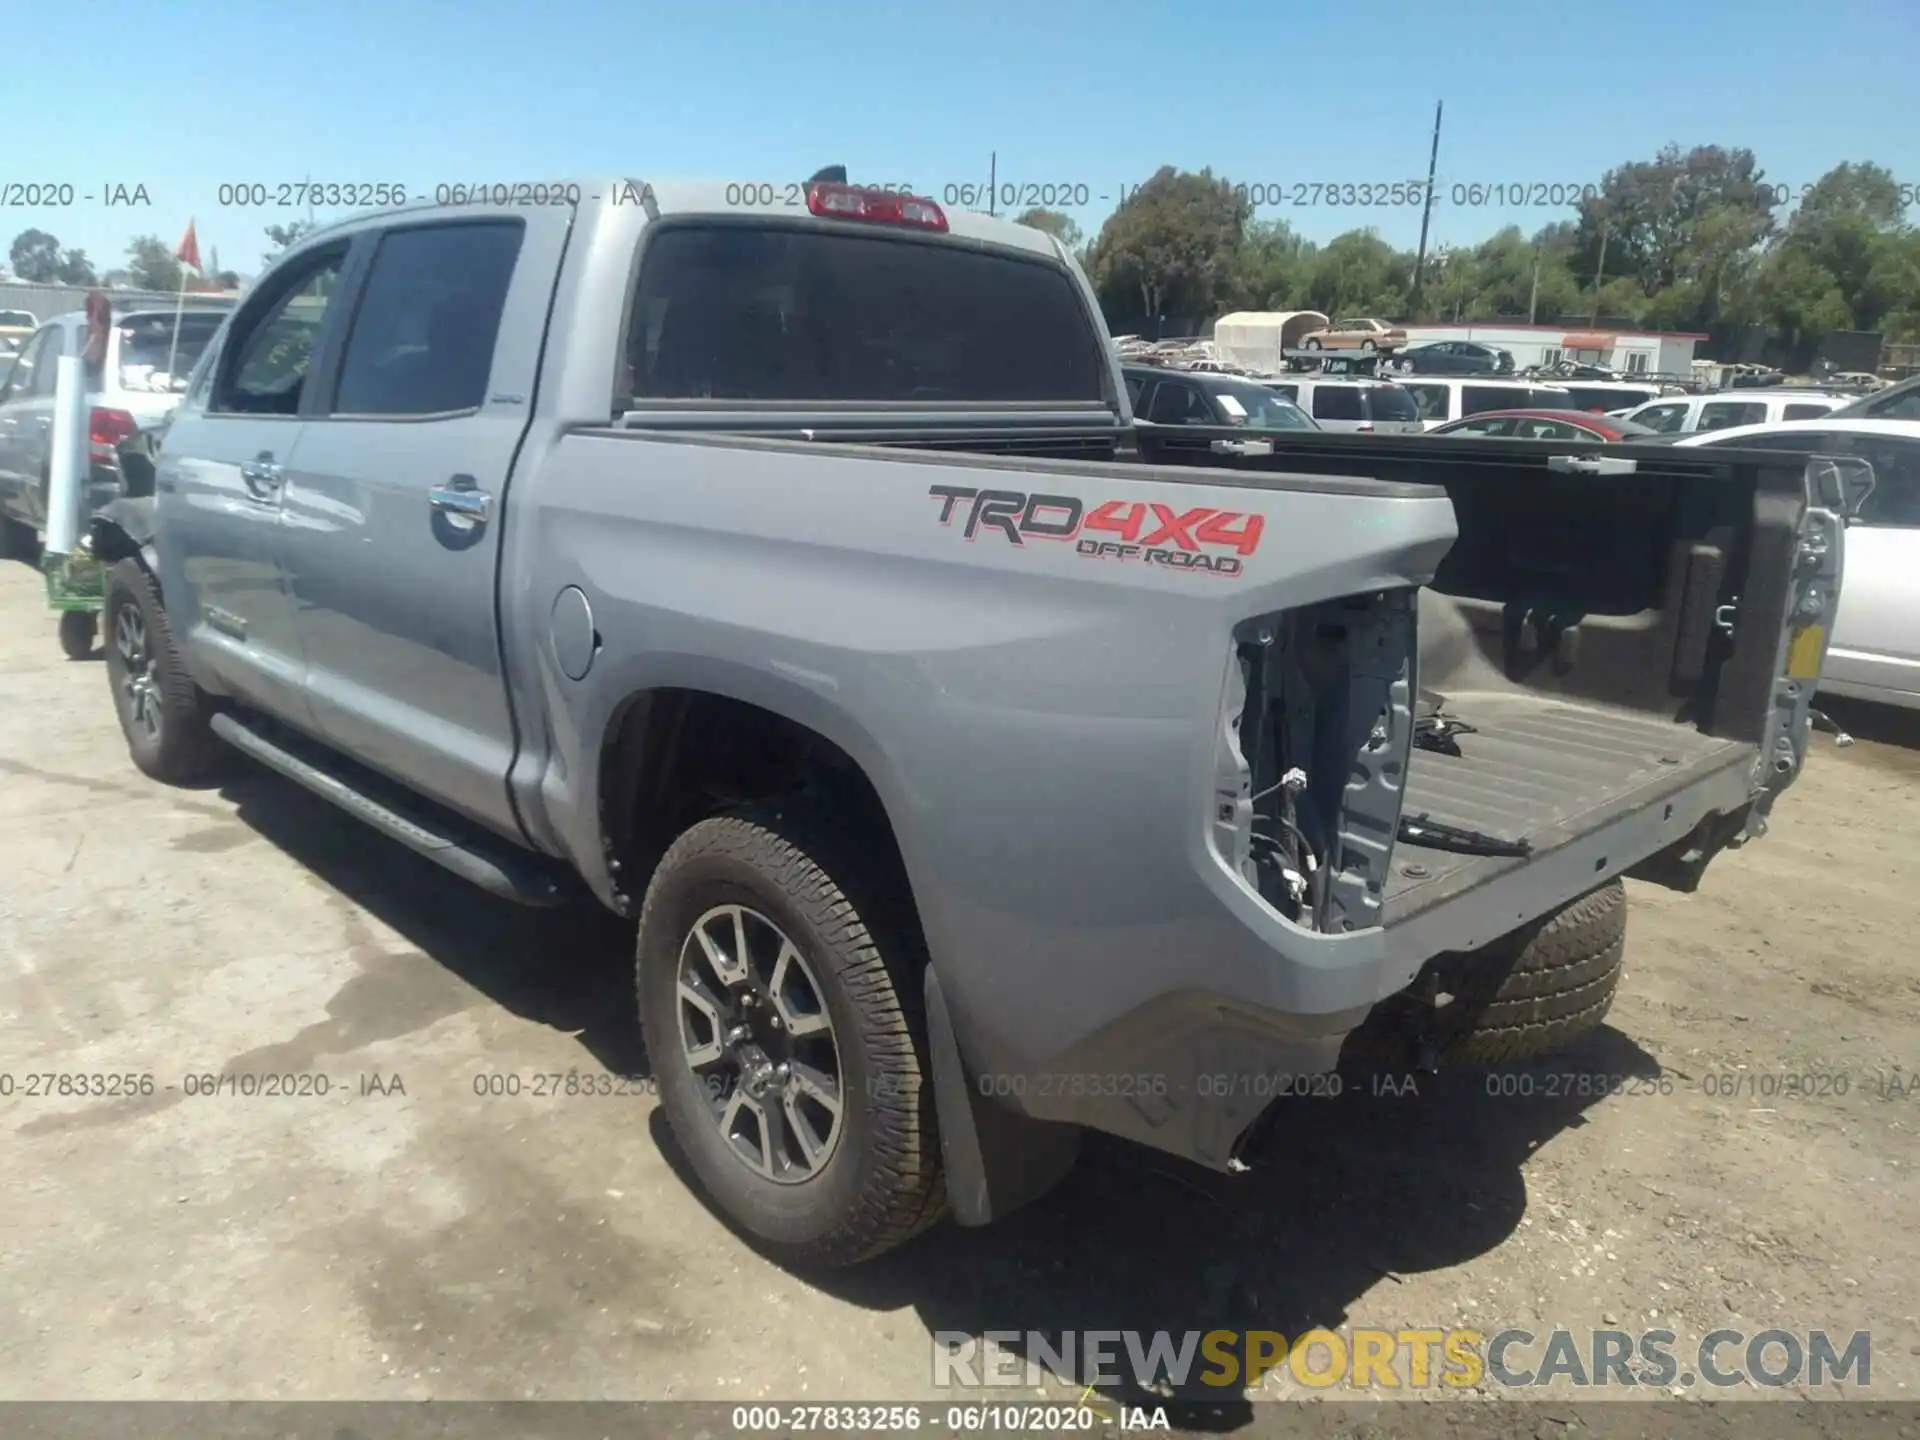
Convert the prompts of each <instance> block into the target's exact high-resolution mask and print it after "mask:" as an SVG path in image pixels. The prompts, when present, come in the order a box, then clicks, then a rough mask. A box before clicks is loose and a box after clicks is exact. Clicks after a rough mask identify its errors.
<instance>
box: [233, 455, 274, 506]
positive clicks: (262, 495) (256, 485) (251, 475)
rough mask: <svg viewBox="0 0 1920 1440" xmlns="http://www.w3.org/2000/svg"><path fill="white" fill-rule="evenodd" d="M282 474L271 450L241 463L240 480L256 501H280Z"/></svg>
mask: <svg viewBox="0 0 1920 1440" xmlns="http://www.w3.org/2000/svg"><path fill="white" fill-rule="evenodd" d="M282 474H283V472H282V470H281V468H280V466H279V464H278V463H277V462H276V461H275V460H274V458H273V452H272V451H271V450H262V451H261V452H260V453H259V454H258V455H256V456H255V457H254V458H253V459H251V460H242V461H241V462H240V478H241V479H242V480H244V481H245V482H246V486H247V490H248V491H249V492H250V493H251V494H252V496H253V498H254V499H256V500H276V499H278V498H279V496H280V480H281V476H282Z"/></svg>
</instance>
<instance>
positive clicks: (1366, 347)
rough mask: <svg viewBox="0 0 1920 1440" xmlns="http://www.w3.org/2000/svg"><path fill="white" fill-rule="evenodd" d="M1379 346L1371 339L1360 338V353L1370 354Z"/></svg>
mask: <svg viewBox="0 0 1920 1440" xmlns="http://www.w3.org/2000/svg"><path fill="white" fill-rule="evenodd" d="M1379 348H1380V347H1379V346H1377V345H1375V344H1374V343H1373V341H1371V340H1362V341H1361V342H1360V353H1361V354H1362V355H1371V354H1373V352H1374V351H1375V350H1377V349H1379Z"/></svg>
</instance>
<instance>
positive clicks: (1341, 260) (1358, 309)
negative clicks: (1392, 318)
mask: <svg viewBox="0 0 1920 1440" xmlns="http://www.w3.org/2000/svg"><path fill="white" fill-rule="evenodd" d="M1412 279H1413V257H1412V256H1411V255H1408V254H1406V253H1405V252H1403V251H1400V250H1396V249H1394V248H1393V247H1392V246H1391V245H1389V244H1387V242H1386V241H1384V240H1382V239H1381V238H1380V237H1379V236H1378V235H1377V234H1375V233H1374V232H1373V231H1371V230H1349V231H1347V233H1346V234H1344V235H1340V236H1336V237H1335V238H1334V239H1333V240H1331V241H1329V242H1328V243H1327V244H1326V245H1325V246H1324V247H1323V248H1322V249H1321V250H1320V252H1319V253H1318V254H1317V255H1315V256H1314V257H1313V261H1312V264H1311V265H1310V267H1309V269H1308V277H1307V287H1306V298H1307V304H1308V306H1309V307H1310V308H1312V309H1315V310H1319V311H1322V312H1323V313H1325V314H1327V315H1330V316H1332V317H1333V318H1335V319H1338V318H1340V317H1341V316H1343V315H1403V314H1405V313H1406V308H1407V287H1408V285H1409V283H1410V282H1411V281H1412Z"/></svg>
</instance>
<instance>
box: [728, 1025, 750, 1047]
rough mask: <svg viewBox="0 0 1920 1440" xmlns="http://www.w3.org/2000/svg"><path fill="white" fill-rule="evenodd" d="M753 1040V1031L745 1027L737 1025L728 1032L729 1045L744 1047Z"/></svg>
mask: <svg viewBox="0 0 1920 1440" xmlns="http://www.w3.org/2000/svg"><path fill="white" fill-rule="evenodd" d="M752 1038H753V1031H751V1030H749V1029H748V1028H747V1027H746V1026H744V1025H736V1026H734V1027H733V1029H731V1030H729V1031H728V1032H727V1044H729V1045H744V1044H745V1043H746V1042H747V1041H749V1040H751V1039H752Z"/></svg>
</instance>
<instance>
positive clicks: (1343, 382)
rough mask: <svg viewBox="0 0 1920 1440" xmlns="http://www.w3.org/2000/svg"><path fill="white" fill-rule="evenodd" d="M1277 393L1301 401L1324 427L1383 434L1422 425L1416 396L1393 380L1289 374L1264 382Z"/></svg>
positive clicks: (1408, 429)
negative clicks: (1416, 404) (1280, 378)
mask: <svg viewBox="0 0 1920 1440" xmlns="http://www.w3.org/2000/svg"><path fill="white" fill-rule="evenodd" d="M1260 383H1261V384H1263V385H1265V386H1266V388H1267V389H1269V390H1271V391H1272V392H1273V393H1274V394H1276V395H1279V396H1281V397H1283V398H1285V399H1287V400H1290V401H1292V402H1293V403H1294V404H1296V405H1298V406H1299V407H1300V408H1301V409H1302V410H1304V411H1306V412H1307V413H1308V414H1309V415H1311V416H1312V417H1313V421H1314V424H1315V425H1317V426H1319V428H1320V429H1322V430H1346V431H1353V432H1356V433H1366V432H1369V431H1371V432H1374V433H1377V434H1382V435H1390V434H1394V433H1396V432H1398V431H1417V430H1419V429H1420V412H1419V410H1418V409H1416V408H1415V406H1414V403H1413V397H1412V396H1411V395H1409V394H1408V393H1407V392H1406V390H1405V389H1404V388H1402V387H1401V386H1399V385H1397V384H1395V383H1394V382H1393V381H1391V380H1375V379H1372V378H1369V377H1355V378H1348V377H1345V376H1339V375H1302V376H1300V377H1299V378H1298V379H1295V378H1294V377H1293V376H1291V375H1289V376H1288V377H1287V378H1286V379H1284V380H1263V381H1261V382H1260Z"/></svg>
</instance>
